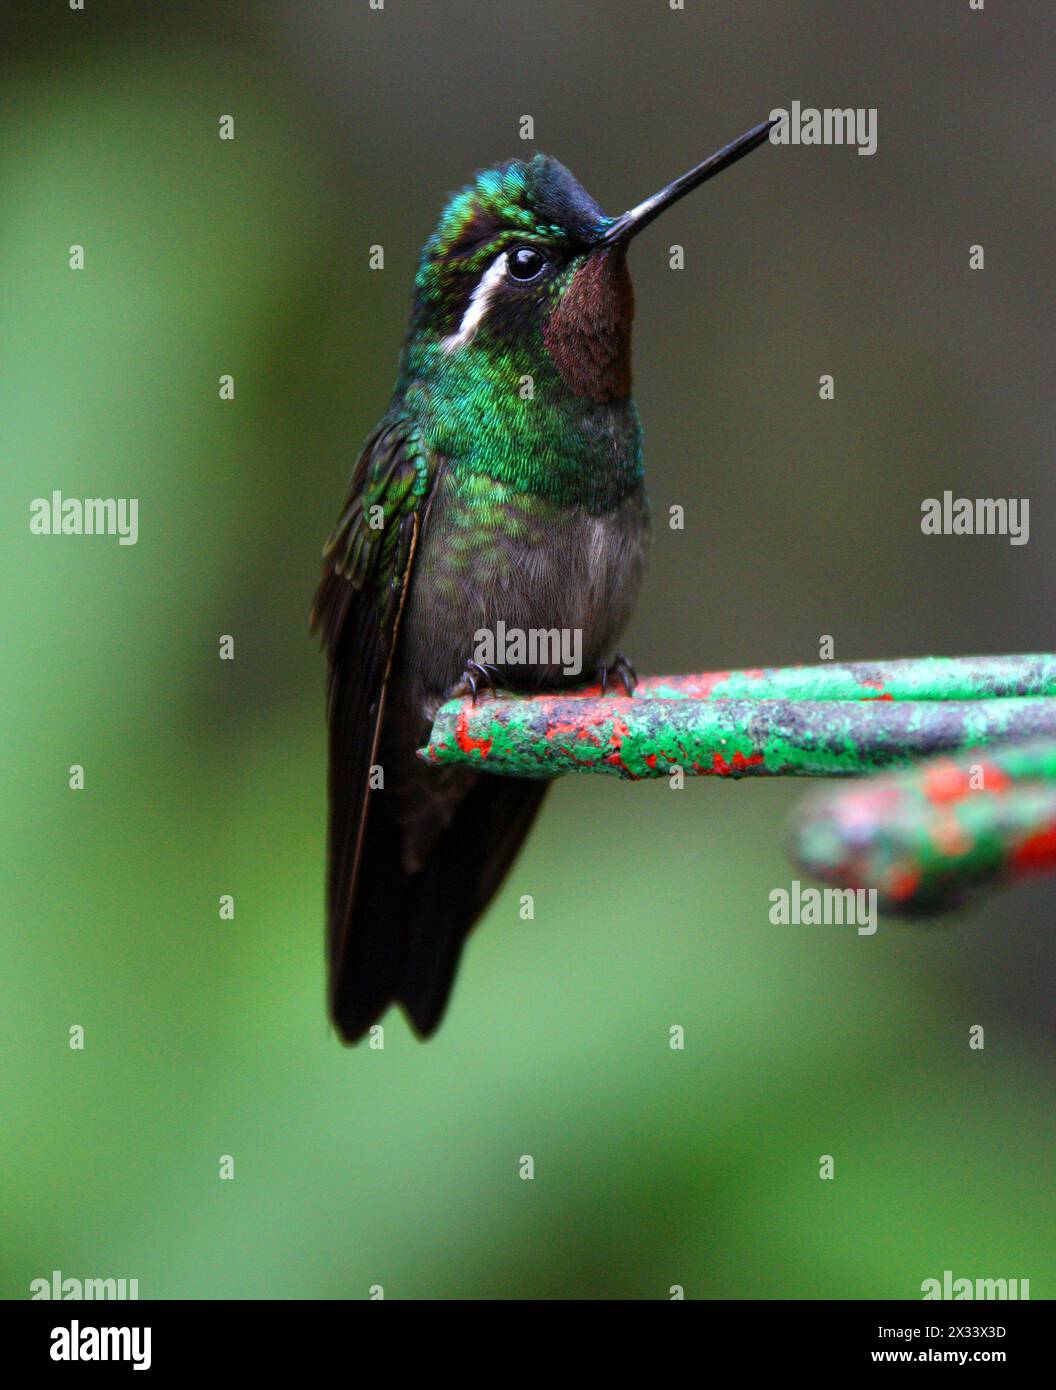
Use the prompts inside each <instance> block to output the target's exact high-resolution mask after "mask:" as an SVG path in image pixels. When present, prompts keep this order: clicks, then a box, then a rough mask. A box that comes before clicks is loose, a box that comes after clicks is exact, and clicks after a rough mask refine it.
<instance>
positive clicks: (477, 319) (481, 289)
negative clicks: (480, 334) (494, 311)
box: [440, 251, 506, 352]
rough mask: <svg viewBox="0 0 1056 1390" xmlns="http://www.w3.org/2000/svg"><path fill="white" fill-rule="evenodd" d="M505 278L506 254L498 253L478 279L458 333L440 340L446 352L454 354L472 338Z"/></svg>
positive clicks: (450, 334) (503, 252)
mask: <svg viewBox="0 0 1056 1390" xmlns="http://www.w3.org/2000/svg"><path fill="white" fill-rule="evenodd" d="M505 276H506V252H505V251H500V252H499V254H498V255H497V256H496V257H495V259H494V260H493V261H492V263H491V265H489V266H488V268H487V270H486V271H485V272H484V274H483V275H482V276H481V277H480V281H479V283H478V285H477V288H476V289H475V290H474V291H473V293H472V294H471V295H470V297H469V303H468V304H467V305H466V312H465V313H464V314H463V315H462V322H461V323H460V324H459V325H458V332H457V333H449V334H448V336H447V337H446V338H442V339H441V340H440V343H441V346H442V347H443V348H444V350H445V351H446V352H454V350H455V349H456V348H460V347H462V346H463V345H464V344H465V343H468V342H469V340H470V338H472V337H473V334H474V333H475V332H476V331H477V329H478V328H479V327H480V324H481V321H482V320H483V318H484V315H485V314H486V313H487V312H488V305H489V304H490V303H491V299H492V295H493V294H494V293H495V289H496V287H497V286H498V285H499V283H500V282H501V281H502V280H503V279H504V278H505Z"/></svg>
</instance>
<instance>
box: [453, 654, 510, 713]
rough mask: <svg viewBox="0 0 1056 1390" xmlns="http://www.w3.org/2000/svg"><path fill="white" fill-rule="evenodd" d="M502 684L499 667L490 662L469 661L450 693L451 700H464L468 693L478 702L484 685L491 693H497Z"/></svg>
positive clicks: (473, 700) (471, 698)
mask: <svg viewBox="0 0 1056 1390" xmlns="http://www.w3.org/2000/svg"><path fill="white" fill-rule="evenodd" d="M500 685H502V677H501V676H500V675H499V671H498V667H496V666H492V665H491V663H490V662H487V661H485V662H481V661H467V662H466V665H465V669H464V670H463V672H462V676H461V678H460V679H459V680H458V681H457V682H456V684H455V685H454V686H453V687H452V689H451V691H450V693H449V694H448V697H447V698H448V699H449V700H464V699H465V698H466V696H467V695H468V696H469V698H470V701H471V703H472V704H474V705H475V704H476V703H477V693H478V691H479V690H480V688H481V687H483V688H484V689H485V690H486V691H487V693H488V694H489V695H495V694H497V692H498V688H499V686H500Z"/></svg>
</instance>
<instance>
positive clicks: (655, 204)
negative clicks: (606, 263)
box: [595, 120, 778, 246]
mask: <svg viewBox="0 0 1056 1390" xmlns="http://www.w3.org/2000/svg"><path fill="white" fill-rule="evenodd" d="M777 124H778V122H777V121H776V120H773V121H764V122H763V123H762V125H757V126H754V127H753V128H752V129H751V130H749V131H747V132H746V133H745V134H744V135H742V136H741V137H740V139H738V140H734V141H733V142H732V143H731V144H729V145H725V146H724V147H723V148H722V149H721V150H718V151H716V153H715V154H713V155H711V156H710V157H709V158H708V159H705V160H704V162H703V163H702V164H698V165H697V167H696V168H695V169H690V170H689V172H688V173H685V174H683V175H682V176H681V177H680V178H677V179H675V180H674V182H673V183H669V184H668V185H667V187H666V188H662V189H661V190H660V192H659V193H654V194H653V196H652V197H651V198H646V200H645V202H644V203H639V204H638V206H637V207H636V208H631V209H630V211H629V212H624V213H621V214H620V216H619V217H617V218H616V220H615V222H613V223H612V225H611V226H609V227H607V228H606V229H605V231H604V232H602V234H601V236H600V237H599V238H598V240H597V242H596V243H595V245H597V246H615V245H617V243H619V242H625V241H630V239H631V237H632V236H637V235H638V233H639V232H640V231H641V230H642V228H643V227H648V225H649V223H650V222H652V221H653V219H654V218H656V217H659V216H660V214H661V213H662V212H663V211H664V209H665V208H669V207H670V206H671V204H672V203H677V202H678V200H679V198H684V197H685V195H686V194H687V193H689V192H691V191H692V190H693V189H694V188H699V187H700V185H701V184H702V183H705V182H707V180H708V179H711V178H714V177H715V175H716V174H721V173H722V171H723V169H728V168H729V167H730V165H731V164H736V163H737V161H738V160H739V159H743V158H744V156H745V155H746V154H749V153H750V152H751V151H752V150H754V149H755V148H756V147H757V146H758V145H761V144H762V143H763V141H764V140H765V139H766V138H767V137H768V136H769V134H770V132H771V130H772V129H773V128H774V126H775V125H777Z"/></svg>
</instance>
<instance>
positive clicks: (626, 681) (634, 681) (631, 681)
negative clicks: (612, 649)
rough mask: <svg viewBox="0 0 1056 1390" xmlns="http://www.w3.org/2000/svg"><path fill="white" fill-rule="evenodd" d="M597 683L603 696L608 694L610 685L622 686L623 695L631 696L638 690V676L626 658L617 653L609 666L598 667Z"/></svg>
mask: <svg viewBox="0 0 1056 1390" xmlns="http://www.w3.org/2000/svg"><path fill="white" fill-rule="evenodd" d="M597 682H598V684H599V685H600V686H601V693H602V694H603V695H605V694H606V693H607V692H608V688H609V686H610V685H611V686H615V685H616V684H617V683H619V684H620V685H622V686H623V693H624V695H633V694H634V692H635V690H636V689H637V688H638V675H637V673H636V672H635V669H634V666H633V665H632V664H631V662H630V661H629V660H628V659H627V657H625V656H624V655H623V653H622V652H617V653H616V655H615V656H614V657H613V659H612V665H611V666H604V665H602V666H599V667H598V671H597Z"/></svg>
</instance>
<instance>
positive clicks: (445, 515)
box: [311, 121, 775, 1043]
mask: <svg viewBox="0 0 1056 1390" xmlns="http://www.w3.org/2000/svg"><path fill="white" fill-rule="evenodd" d="M774 124H775V122H773V121H767V122H764V123H763V124H761V125H758V126H755V127H754V128H753V129H752V130H749V131H748V132H747V133H746V134H745V135H743V136H741V138H740V139H738V140H735V141H733V142H732V143H731V144H729V145H727V146H725V147H724V148H723V149H721V150H719V151H718V152H717V153H716V154H713V155H712V156H711V157H710V158H709V159H706V160H704V161H703V163H701V164H698V165H697V166H696V167H695V168H693V169H690V170H689V171H688V172H687V173H685V174H683V175H682V176H681V177H680V178H677V179H675V180H674V181H673V182H672V183H669V184H668V185H667V186H666V187H665V188H663V189H661V191H660V192H659V193H655V194H654V195H653V196H652V197H651V198H647V199H645V201H644V202H641V203H639V204H638V205H637V206H636V207H633V208H631V209H630V210H629V211H628V212H624V213H623V214H621V215H620V216H618V217H608V216H606V215H605V213H604V212H602V210H601V208H600V207H599V206H598V204H597V203H596V202H595V201H594V199H593V198H591V197H590V195H589V194H588V193H587V192H586V191H585V190H584V189H583V188H582V186H581V185H580V184H579V183H578V182H577V180H576V179H575V178H574V177H573V175H572V174H571V173H569V171H568V170H567V169H566V168H565V167H564V165H562V164H560V163H559V162H558V161H557V160H556V159H552V158H550V157H549V156H547V155H545V154H542V153H538V154H535V155H534V156H533V157H532V158H530V159H528V160H517V159H512V160H508V161H506V162H505V163H502V164H499V165H497V166H496V167H494V168H491V169H486V170H483V171H481V172H480V173H478V174H477V175H476V177H475V178H474V179H473V181H472V182H471V183H469V184H467V185H466V186H465V187H464V188H462V189H461V190H460V191H459V192H458V193H456V194H454V195H453V196H452V197H451V198H450V200H449V201H448V203H447V204H446V206H445V207H444V209H443V212H442V213H441V216H440V221H439V224H438V225H437V227H436V230H435V231H434V232H433V234H432V236H430V238H429V239H428V241H427V242H426V244H425V246H424V248H423V250H422V253H421V258H420V261H419V264H418V269H417V273H416V276H415V281H414V295H413V302H412V309H411V315H410V322H409V326H408V330H407V336H406V340H405V342H404V347H403V352H402V354H401V357H400V362H399V368H398V374H397V380H396V386H395V390H394V392H393V396H392V400H391V402H390V404H389V407H388V409H387V411H386V412H385V414H384V415H383V416H382V418H381V420H380V421H379V422H378V425H377V426H376V428H375V429H374V431H373V432H372V433H371V434H370V436H369V437H368V438H367V441H366V443H365V444H364V446H363V449H362V452H361V453H360V455H359V459H358V461H357V463H356V465H355V468H354V470H353V472H352V480H351V483H350V486H349V489H348V493H347V496H346V499H345V503H344V506H343V508H342V510H341V513H340V516H339V517H338V520H337V524H336V526H335V527H334V529H333V532H332V533H331V535H330V538H329V539H328V541H327V542H326V546H325V548H324V551H323V557H324V558H323V572H322V578H321V580H320V583H319V587H318V590H317V592H316V596H315V603H314V606H313V609H312V620H311V626H312V630H313V631H318V632H319V633H320V634H321V637H322V641H323V645H324V648H325V650H326V654H327V666H328V681H327V722H328V727H329V830H328V867H327V959H328V974H329V1007H330V1015H331V1018H332V1020H333V1022H334V1025H335V1027H336V1029H337V1031H338V1033H339V1034H340V1036H341V1038H342V1039H343V1041H345V1042H346V1043H354V1042H356V1041H358V1040H359V1039H360V1038H361V1037H362V1036H363V1035H364V1034H365V1033H366V1032H367V1031H368V1030H369V1029H370V1028H371V1027H372V1026H373V1025H374V1024H375V1023H376V1022H377V1020H378V1019H380V1018H381V1016H382V1015H383V1014H384V1013H385V1011H386V1010H387V1009H388V1008H389V1006H390V1005H391V1004H393V1003H398V1004H400V1005H401V1006H402V1008H403V1009H404V1011H405V1013H406V1015H407V1017H408V1018H409V1021H410V1023H411V1025H412V1027H413V1028H414V1030H415V1031H416V1032H417V1033H418V1035H419V1036H421V1037H428V1036H429V1035H430V1034H431V1033H432V1032H433V1031H434V1030H435V1029H436V1027H437V1025H438V1024H439V1022H440V1019H441V1017H442V1015H443V1013H444V1009H445V1007H446V1004H447V1000H448V996H449V994H450V992H451V987H452V984H453V981H454V976H455V972H456V970H457V967H458V961H459V956H460V954H461V951H462V946H463V943H464V941H465V938H466V936H467V934H468V933H469V931H470V929H471V928H472V927H473V925H474V923H475V922H476V921H477V919H478V918H479V917H480V915H481V914H482V913H483V911H484V909H485V908H486V907H487V905H488V903H489V901H490V900H491V898H492V897H493V896H494V894H495V892H496V891H497V889H498V887H499V885H500V883H501V882H502V880H503V878H504V876H505V874H506V872H507V870H508V869H509V867H510V865H511V864H512V862H513V860H514V858H515V857H516V855H517V853H518V851H519V849H520V847H521V845H522V843H523V841H524V838H525V836H526V835H527V833H528V830H529V828H530V826H531V824H532V822H533V820H534V818H535V816H536V813H537V812H538V810H539V807H540V804H541V802H542V800H543V797H544V795H545V793H546V790H547V787H548V786H549V782H548V781H547V780H545V779H543V780H531V779H519V778H508V777H499V776H495V775H492V774H488V773H480V772H477V771H476V770H475V769H472V768H465V767H448V768H435V767H429V766H426V765H425V764H424V763H423V762H422V761H421V759H419V758H418V757H417V750H418V749H419V748H420V747H421V746H422V745H423V744H424V743H426V741H427V739H428V733H429V728H430V725H431V723H432V720H433V717H434V715H435V713H436V710H437V709H438V708H439V706H440V705H441V704H443V703H444V702H446V701H447V700H449V699H453V698H456V697H459V696H462V697H467V696H468V697H471V698H472V699H473V700H476V698H477V696H478V693H481V694H484V695H486V694H487V693H489V692H490V691H494V690H495V689H497V688H498V687H499V686H504V687H506V688H508V689H511V690H515V691H518V692H531V691H538V690H541V689H544V688H546V689H549V688H559V687H562V686H566V685H568V684H569V683H581V681H582V677H580V676H578V675H571V674H569V671H568V668H567V666H564V665H561V664H560V659H559V658H557V656H556V653H555V652H554V651H553V650H549V651H548V650H545V649H543V650H540V649H539V647H538V646H537V647H536V648H535V649H534V651H533V650H532V649H531V648H530V647H529V648H528V651H529V654H530V659H528V660H525V661H519V662H514V661H513V660H512V659H511V660H504V659H503V654H500V653H498V652H497V653H496V658H497V659H496V660H495V661H481V660H479V659H475V655H474V654H475V653H476V652H477V647H476V645H475V638H476V637H477V635H478V634H479V633H481V632H495V631H497V630H498V629H499V625H500V624H504V625H505V626H504V627H503V629H502V630H503V631H504V632H511V631H520V632H522V633H526V632H531V631H537V632H544V631H545V632H553V631H554V630H557V631H559V632H571V633H574V634H576V635H577V637H578V638H579V641H580V650H581V653H582V668H583V669H584V670H593V671H595V672H596V673H597V678H598V679H599V681H600V683H601V688H602V691H603V692H604V691H605V690H606V688H607V686H608V684H609V682H610V680H611V681H613V682H614V683H615V682H617V681H618V682H620V683H622V685H623V688H624V691H625V692H626V693H628V694H630V693H633V689H634V682H635V677H634V672H633V668H632V667H631V665H630V663H629V662H628V661H627V660H626V659H625V658H623V657H621V656H618V655H616V654H615V651H614V649H615V644H616V643H617V641H618V640H619V637H620V635H621V633H622V632H623V629H624V627H625V625H626V623H627V621H628V618H629V616H630V613H631V609H632V606H633V604H634V602H635V599H636V597H637V594H638V589H639V586H640V584H641V580H642V575H643V571H644V567H645V555H646V549H647V542H648V534H649V509H648V503H647V499H646V493H645V486H644V481H643V472H642V432H641V425H640V423H639V417H638V411H637V408H636V406H635V403H634V400H633V398H632V396H631V320H632V317H633V313H634V299H633V292H632V289H631V281H630V276H629V273H628V269H627V250H628V247H629V245H630V243H631V240H632V239H633V238H634V237H635V236H637V234H638V233H639V232H640V231H641V230H642V229H643V228H644V227H647V226H648V225H649V224H650V223H651V222H652V221H653V220H654V219H655V218H657V217H659V216H660V214H661V213H662V212H663V211H664V210H665V209H666V208H669V207H671V206H672V204H674V203H676V202H677V201H678V200H679V199H680V198H682V197H684V196H685V194H687V193H689V192H690V190H691V189H694V188H697V187H698V186H699V185H700V184H702V183H704V182H705V181H706V180H707V179H710V178H712V177H713V176H714V175H715V174H718V173H719V172H720V171H721V170H723V169H727V168H729V167H730V165H732V164H734V163H735V162H736V161H737V160H739V159H741V158H742V157H743V156H744V155H746V154H748V153H749V151H751V150H753V149H755V148H756V147H757V146H758V145H760V144H762V143H763V142H764V141H765V140H766V139H767V136H768V134H769V132H770V129H771V127H772V126H773V125H774Z"/></svg>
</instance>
